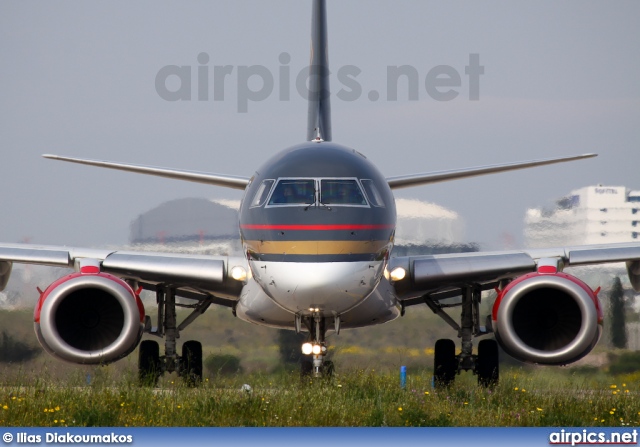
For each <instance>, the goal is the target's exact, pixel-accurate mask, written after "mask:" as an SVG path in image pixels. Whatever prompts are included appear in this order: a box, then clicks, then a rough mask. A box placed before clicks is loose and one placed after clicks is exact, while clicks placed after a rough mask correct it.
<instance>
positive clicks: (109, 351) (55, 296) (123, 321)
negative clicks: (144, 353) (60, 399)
mask: <svg viewBox="0 0 640 447" xmlns="http://www.w3.org/2000/svg"><path fill="white" fill-rule="evenodd" d="M34 326H35V331H36V335H37V337H38V341H39V342H40V344H41V345H42V347H43V348H44V349H45V350H46V351H47V352H48V353H49V354H51V355H53V356H54V357H57V358H59V359H62V360H66V361H69V362H72V363H83V364H105V363H110V362H113V361H116V360H118V359H120V358H122V357H124V356H126V355H128V354H129V353H131V351H133V350H134V349H135V348H136V346H137V345H138V343H139V341H140V338H141V337H142V331H143V328H144V306H143V305H142V302H141V301H140V297H139V296H138V294H137V293H136V292H134V291H133V289H132V288H131V287H130V286H129V285H128V284H127V283H126V282H124V281H123V280H121V279H120V278H117V277H115V276H113V275H109V274H106V273H100V272H98V271H97V269H96V271H95V272H92V273H73V274H71V275H68V276H65V277H64V278H61V279H59V280H57V281H55V282H54V283H53V284H51V285H50V286H49V287H47V289H46V290H45V291H44V292H43V293H42V294H41V295H40V299H39V300H38V304H37V305H36V308H35V312H34Z"/></svg>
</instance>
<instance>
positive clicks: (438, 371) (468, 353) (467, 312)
mask: <svg viewBox="0 0 640 447" xmlns="http://www.w3.org/2000/svg"><path fill="white" fill-rule="evenodd" d="M480 300H481V298H480V290H479V289H478V288H475V287H466V288H465V289H463V293H462V302H461V303H459V304H453V305H447V304H440V303H437V302H435V301H434V300H432V299H431V298H430V297H429V296H428V295H427V296H425V297H424V301H425V303H426V304H427V306H429V308H430V309H431V310H433V312H434V313H436V314H437V315H438V316H440V317H441V318H442V319H443V320H444V321H446V322H447V323H448V324H449V325H450V326H451V327H453V328H454V329H455V330H457V331H458V337H460V338H461V339H462V348H461V351H460V354H458V355H456V352H455V350H456V345H455V343H454V342H453V340H449V339H441V340H438V341H437V342H436V345H435V355H434V359H433V379H434V384H435V386H436V387H447V386H449V385H451V384H452V383H453V381H454V380H455V377H456V375H457V374H458V373H459V372H460V371H463V370H464V371H472V372H473V373H474V374H475V375H477V376H478V384H479V385H480V386H483V387H492V386H495V385H497V383H498V379H499V364H498V344H497V343H496V341H495V340H481V341H480V343H478V353H477V354H473V342H472V339H473V337H477V336H481V335H486V334H488V333H490V331H491V329H490V328H489V329H487V328H485V327H482V326H480V315H479V313H480V312H479V306H480ZM452 306H462V312H461V316H460V324H458V323H456V322H455V321H454V320H453V319H452V318H451V317H450V316H449V315H448V314H447V313H445V312H444V310H443V308H445V307H452Z"/></svg>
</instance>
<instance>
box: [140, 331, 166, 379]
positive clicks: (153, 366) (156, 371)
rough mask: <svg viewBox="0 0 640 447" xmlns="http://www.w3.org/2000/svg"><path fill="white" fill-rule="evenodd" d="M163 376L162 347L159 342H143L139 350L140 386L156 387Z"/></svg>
mask: <svg viewBox="0 0 640 447" xmlns="http://www.w3.org/2000/svg"><path fill="white" fill-rule="evenodd" d="M161 375H162V367H161V365H160V345H158V342H157V341H153V340H143V341H142V342H141V343H140V347H139V348H138V381H139V383H140V386H148V387H154V386H156V385H157V384H158V379H159V378H160V376H161Z"/></svg>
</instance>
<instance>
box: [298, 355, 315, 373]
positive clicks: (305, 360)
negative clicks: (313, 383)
mask: <svg viewBox="0 0 640 447" xmlns="http://www.w3.org/2000/svg"><path fill="white" fill-rule="evenodd" d="M312 374H313V360H312V359H311V356H309V355H303V356H302V358H301V359H300V377H301V378H306V377H311V375H312Z"/></svg>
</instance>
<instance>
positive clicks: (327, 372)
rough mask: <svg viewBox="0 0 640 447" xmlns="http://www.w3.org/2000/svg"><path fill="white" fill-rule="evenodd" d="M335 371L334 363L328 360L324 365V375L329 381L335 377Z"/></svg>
mask: <svg viewBox="0 0 640 447" xmlns="http://www.w3.org/2000/svg"><path fill="white" fill-rule="evenodd" d="M335 369H336V367H335V366H334V365H333V362H332V361H331V360H326V361H325V362H324V363H323V368H322V370H323V371H322V373H323V375H324V376H325V377H326V378H327V379H330V378H331V377H333V372H334V371H335Z"/></svg>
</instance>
